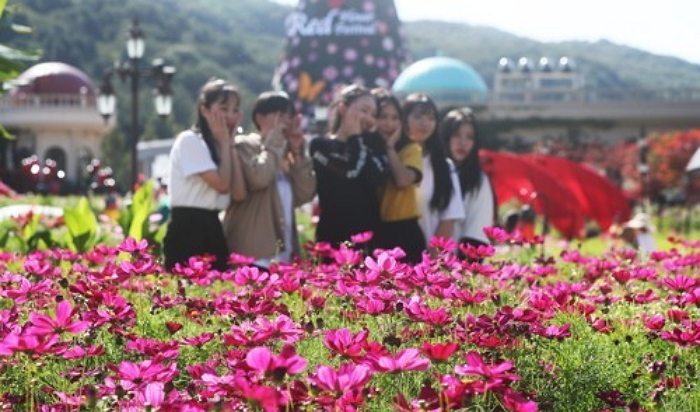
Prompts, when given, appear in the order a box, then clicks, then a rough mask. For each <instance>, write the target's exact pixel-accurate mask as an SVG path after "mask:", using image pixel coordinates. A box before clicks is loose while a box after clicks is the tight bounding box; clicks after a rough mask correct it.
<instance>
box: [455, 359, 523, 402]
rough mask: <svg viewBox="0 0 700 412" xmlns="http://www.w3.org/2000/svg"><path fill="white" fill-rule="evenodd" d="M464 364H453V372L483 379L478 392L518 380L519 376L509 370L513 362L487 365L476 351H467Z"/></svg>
mask: <svg viewBox="0 0 700 412" xmlns="http://www.w3.org/2000/svg"><path fill="white" fill-rule="evenodd" d="M465 359H466V361H467V364H466V365H457V366H455V372H456V373H457V374H459V375H467V376H480V377H481V378H482V379H483V380H484V381H483V386H479V387H478V391H479V393H485V392H486V391H488V390H495V389H496V388H502V387H504V386H507V385H509V384H510V382H513V381H517V380H520V376H519V375H516V374H514V373H511V372H509V371H510V370H511V369H513V362H509V361H506V362H500V363H497V364H494V365H488V364H486V363H485V362H484V360H483V359H482V358H481V355H479V354H478V353H477V352H474V351H472V352H469V353H467V354H466V356H465Z"/></svg>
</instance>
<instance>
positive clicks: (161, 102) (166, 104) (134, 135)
mask: <svg viewBox="0 0 700 412" xmlns="http://www.w3.org/2000/svg"><path fill="white" fill-rule="evenodd" d="M144 49H145V44H144V41H143V32H142V31H141V27H139V22H138V19H134V22H133V25H132V26H131V28H130V29H129V38H128V40H127V42H126V52H127V56H128V57H129V61H128V62H119V61H117V62H115V64H114V66H113V67H111V68H109V69H108V70H107V71H106V73H105V75H104V77H103V78H102V85H101V86H100V95H99V97H98V99H97V107H98V110H99V111H100V114H101V115H102V117H104V119H105V121H107V120H108V119H109V117H110V116H112V115H113V114H114V110H115V106H116V96H115V94H114V87H113V86H112V77H113V76H114V74H117V75H118V76H119V78H120V80H121V81H126V80H127V79H128V80H130V81H131V131H130V136H129V151H130V155H131V188H132V190H133V189H134V188H135V187H136V183H137V181H138V153H137V143H138V140H139V135H138V133H139V132H138V130H139V120H138V114H139V99H138V96H139V82H140V80H141V79H142V78H145V79H153V80H154V81H155V83H156V88H155V98H154V104H155V109H156V113H158V115H160V116H162V117H165V116H168V115H169V114H170V111H171V109H172V90H171V88H170V83H171V82H172V78H173V76H174V75H175V67H173V66H166V65H165V62H164V61H163V59H155V60H153V63H152V67H150V68H147V69H145V70H142V69H141V67H140V63H141V58H142V57H143V52H144Z"/></svg>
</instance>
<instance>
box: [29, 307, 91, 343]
mask: <svg viewBox="0 0 700 412" xmlns="http://www.w3.org/2000/svg"><path fill="white" fill-rule="evenodd" d="M77 312H78V307H75V308H73V307H71V305H70V303H69V302H68V301H66V300H62V301H60V302H58V305H56V318H55V319H54V318H51V317H50V316H46V315H41V314H38V313H30V314H29V321H30V322H31V323H32V326H31V327H29V329H28V330H27V333H31V334H35V335H47V334H52V333H54V334H57V335H60V334H61V333H63V332H68V333H80V332H82V331H84V330H85V329H87V328H89V327H90V323H89V322H84V321H78V320H73V316H74V315H75V314H76V313H77Z"/></svg>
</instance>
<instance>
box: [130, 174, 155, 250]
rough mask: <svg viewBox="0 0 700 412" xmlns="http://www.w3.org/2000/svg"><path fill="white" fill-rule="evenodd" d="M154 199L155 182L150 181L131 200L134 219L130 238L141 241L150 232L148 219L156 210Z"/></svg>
mask: <svg viewBox="0 0 700 412" xmlns="http://www.w3.org/2000/svg"><path fill="white" fill-rule="evenodd" d="M154 203H155V201H154V199H153V180H149V181H147V182H146V183H144V184H143V186H141V187H140V188H139V190H137V191H136V193H134V196H133V198H132V199H131V213H132V214H133V218H132V220H131V224H130V226H129V236H130V237H133V238H134V239H136V240H141V239H143V237H144V233H146V231H147V230H148V217H149V216H150V215H151V213H153V210H154V208H155V205H154Z"/></svg>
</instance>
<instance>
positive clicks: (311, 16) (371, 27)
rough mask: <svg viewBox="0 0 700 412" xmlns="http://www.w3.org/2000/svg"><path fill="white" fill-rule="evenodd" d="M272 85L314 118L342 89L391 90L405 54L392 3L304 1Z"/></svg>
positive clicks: (292, 19) (290, 23)
mask: <svg viewBox="0 0 700 412" xmlns="http://www.w3.org/2000/svg"><path fill="white" fill-rule="evenodd" d="M285 28H286V32H287V45H286V48H285V51H284V55H283V56H282V59H281V61H280V65H279V67H278V68H277V69H276V71H275V77H274V80H273V83H274V84H275V86H276V87H277V88H279V89H281V90H284V91H286V92H288V93H289V95H290V97H292V99H293V100H294V102H295V104H296V107H297V109H298V110H299V111H300V112H301V113H302V114H304V116H305V117H307V118H310V117H312V116H313V115H314V109H315V107H317V106H320V107H327V106H328V105H329V104H330V102H331V100H332V97H333V92H334V90H335V89H336V88H337V87H338V86H339V85H345V84H351V83H358V84H363V85H365V86H367V87H370V88H371V87H376V86H385V87H389V86H391V84H392V83H393V81H394V79H396V77H398V75H399V73H400V71H401V65H402V64H403V63H404V61H405V60H406V50H405V48H404V45H403V40H402V36H401V34H400V30H399V18H398V16H397V14H396V7H395V6H394V1H393V0H300V1H299V4H298V6H297V8H296V9H295V10H294V11H293V12H292V13H291V14H290V15H289V16H287V19H286V20H285Z"/></svg>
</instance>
